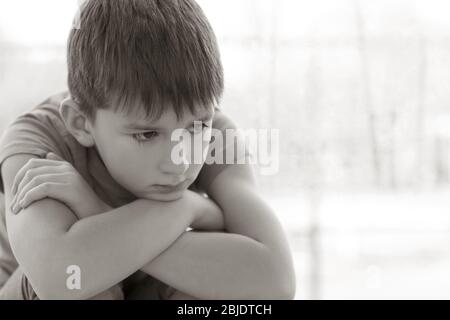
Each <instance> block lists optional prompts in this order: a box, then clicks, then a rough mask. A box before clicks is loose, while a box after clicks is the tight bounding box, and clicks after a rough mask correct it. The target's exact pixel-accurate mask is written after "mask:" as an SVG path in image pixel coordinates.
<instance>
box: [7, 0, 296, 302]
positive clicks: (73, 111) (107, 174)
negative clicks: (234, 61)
mask: <svg viewBox="0 0 450 320" xmlns="http://www.w3.org/2000/svg"><path fill="white" fill-rule="evenodd" d="M68 85H69V91H70V94H66V93H63V94H60V95H57V96H54V97H52V98H50V99H49V100H47V101H45V102H44V103H43V104H41V105H39V106H38V107H36V108H35V109H33V110H32V111H30V112H28V113H26V114H24V115H22V116H20V117H19V118H18V119H17V120H16V121H14V122H13V123H12V124H11V125H10V126H9V127H8V129H7V131H6V133H5V134H4V136H3V139H2V143H1V145H0V148H1V149H0V164H1V174H2V176H1V177H2V182H3V186H2V191H4V195H5V204H6V205H5V210H4V211H5V221H4V222H5V223H6V225H7V229H6V227H5V226H3V227H2V228H3V230H0V231H1V232H2V242H1V244H2V249H3V250H2V252H1V254H2V257H1V259H2V261H0V262H2V268H3V269H2V270H3V273H4V275H6V276H7V277H9V279H8V280H7V281H5V280H3V282H5V284H4V285H3V288H2V289H1V291H0V296H1V297H3V298H6V299H8V298H11V299H12V298H17V299H37V298H40V299H89V298H106V299H108V298H111V299H120V298H128V299H131V298H162V299H168V298H172V299H177V298H197V299H246V298H248V299H266V298H267V299H291V298H293V295H294V291H295V290H294V282H295V281H294V272H293V266H292V259H291V255H290V252H289V248H288V245H287V242H286V239H285V236H284V234H283V231H282V229H281V227H280V224H279V222H278V221H277V219H276V218H275V215H274V214H273V212H272V211H271V210H270V209H269V208H268V206H267V205H266V204H265V203H264V201H263V200H262V199H261V198H260V197H259V196H258V194H257V193H256V191H255V189H256V188H255V183H254V178H253V175H252V172H251V169H250V167H249V166H248V165H234V164H231V165H219V164H210V165H204V163H203V162H202V163H192V162H190V161H189V160H188V159H185V160H186V161H182V162H180V163H178V162H174V161H173V159H172V152H173V148H174V147H175V143H174V142H173V141H172V140H171V133H172V132H174V130H176V129H178V128H186V129H187V130H188V131H189V132H190V134H191V135H192V137H194V136H196V135H198V134H203V133H204V132H207V131H208V130H209V129H208V128H210V127H214V128H217V129H220V130H222V131H224V130H225V128H235V126H234V124H233V123H232V122H231V121H230V120H229V119H228V118H227V117H226V116H225V115H223V114H222V112H221V111H220V110H219V109H218V108H217V104H218V101H219V99H220V97H221V94H222V91H223V70H222V65H221V61H220V55H219V51H218V47H217V44H216V40H215V36H214V33H213V31H212V30H211V27H210V25H209V23H208V21H207V19H206V18H205V16H204V14H203V12H202V10H201V9H200V8H199V7H198V5H197V4H196V3H195V2H194V1H193V0H164V1H158V0H89V1H86V2H85V3H84V6H83V8H82V11H81V14H80V29H74V30H72V32H71V34H70V36H69V40H68ZM194 121H197V122H201V123H202V126H201V127H200V128H198V126H194V125H193V124H194ZM223 143H224V144H223V145H224V146H226V147H224V149H225V153H226V152H227V151H228V150H229V146H228V144H227V143H226V142H223ZM231 147H232V148H234V146H233V145H232V146H231ZM202 148H203V151H205V150H206V151H207V149H208V143H207V142H206V143H205V144H204V145H202ZM235 160H237V159H235ZM188 188H190V189H188ZM194 189H198V190H202V191H204V192H205V193H206V194H207V195H208V197H205V196H202V195H201V194H200V193H197V192H195V191H193V190H194ZM189 228H191V231H187V229H189ZM6 231H7V234H6ZM201 231H203V232H201ZM204 231H208V232H204ZM224 231H225V232H224ZM12 253H14V255H12ZM15 259H17V262H16V260H15ZM73 267H75V268H76V269H73ZM69 270H78V276H79V278H80V282H79V285H78V286H76V288H72V287H70V285H68V277H69V276H70V275H69V274H68V272H70V271H69ZM144 274H145V276H143V275H144ZM5 278H6V277H4V279H5Z"/></svg>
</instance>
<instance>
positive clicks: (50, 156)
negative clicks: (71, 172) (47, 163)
mask: <svg viewBox="0 0 450 320" xmlns="http://www.w3.org/2000/svg"><path fill="white" fill-rule="evenodd" d="M46 158H47V159H49V160H56V161H65V160H64V159H63V158H61V157H60V156H58V155H57V154H56V153H53V152H49V153H47V156H46Z"/></svg>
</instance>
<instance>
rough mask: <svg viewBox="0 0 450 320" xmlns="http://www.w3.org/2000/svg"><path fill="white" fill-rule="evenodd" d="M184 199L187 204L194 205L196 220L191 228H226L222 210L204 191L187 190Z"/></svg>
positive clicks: (205, 229)
mask: <svg viewBox="0 0 450 320" xmlns="http://www.w3.org/2000/svg"><path fill="white" fill-rule="evenodd" d="M183 200H184V201H187V202H188V203H187V205H189V206H191V205H192V204H193V205H194V222H193V223H192V225H191V228H193V229H195V230H204V231H221V230H224V229H225V221H224V216H223V212H222V210H221V209H220V208H219V206H218V205H217V204H216V203H215V202H214V201H213V200H211V199H209V198H207V197H206V196H205V195H203V194H202V193H198V192H195V191H191V190H186V192H185V195H184V196H183Z"/></svg>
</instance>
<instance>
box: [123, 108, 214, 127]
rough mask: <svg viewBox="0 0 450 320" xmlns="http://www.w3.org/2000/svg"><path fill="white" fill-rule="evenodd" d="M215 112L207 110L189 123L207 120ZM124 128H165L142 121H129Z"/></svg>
mask: <svg viewBox="0 0 450 320" xmlns="http://www.w3.org/2000/svg"><path fill="white" fill-rule="evenodd" d="M214 114H215V112H214V111H212V112H208V113H207V114H205V115H204V116H203V117H201V118H197V119H194V120H192V122H191V123H194V121H201V122H204V121H209V120H211V119H212V118H213V117H214ZM191 126H192V124H189V125H188V126H187V127H186V128H185V129H187V128H190V127H191ZM125 129H133V130H160V131H163V130H165V129H166V128H164V127H161V126H157V125H152V124H151V123H149V124H144V123H129V124H127V125H126V126H125Z"/></svg>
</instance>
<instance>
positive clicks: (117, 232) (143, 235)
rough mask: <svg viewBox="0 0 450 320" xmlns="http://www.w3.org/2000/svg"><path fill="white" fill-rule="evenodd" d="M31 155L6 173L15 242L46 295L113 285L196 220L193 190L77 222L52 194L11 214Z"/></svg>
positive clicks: (85, 294)
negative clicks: (76, 285) (74, 275)
mask: <svg viewBox="0 0 450 320" xmlns="http://www.w3.org/2000/svg"><path fill="white" fill-rule="evenodd" d="M32 158H34V157H33V156H30V155H16V156H12V157H10V158H8V159H7V160H6V161H5V162H4V164H3V166H2V175H3V179H4V186H5V204H6V220H7V226H8V236H9V239H10V242H11V247H12V249H13V252H14V254H15V256H16V258H17V260H18V262H19V264H20V266H21V267H22V269H23V271H24V273H25V274H26V275H27V277H28V279H29V280H30V282H31V284H32V285H33V288H34V289H35V291H36V293H37V294H38V296H39V297H41V298H43V299H53V298H57V299H86V298H89V297H92V296H94V295H96V294H98V293H100V292H102V291H104V290H106V289H108V288H110V287H111V286H113V285H115V284H116V283H118V282H120V281H121V280H122V279H124V278H126V277H127V276H128V275H130V274H131V273H133V272H135V271H136V270H138V269H139V268H141V267H142V266H143V265H144V264H145V263H146V262H148V261H149V260H152V259H153V258H155V257H156V256H158V255H159V254H160V253H161V252H162V251H164V250H165V249H166V248H167V247H169V246H170V245H171V244H172V243H173V242H174V241H175V240H176V239H177V238H178V237H179V236H180V235H181V234H182V233H183V232H185V230H186V228H187V227H188V226H190V225H191V223H192V222H193V219H194V216H195V215H194V212H196V210H197V208H196V207H195V203H197V202H198V201H199V199H198V198H196V197H200V196H198V195H195V194H194V193H188V197H184V198H183V199H180V200H178V201H174V202H172V203H161V202H155V201H149V200H142V199H140V200H137V201H135V202H133V203H130V204H129V205H126V206H124V207H121V208H117V209H114V210H111V211H109V212H106V213H103V214H100V215H96V216H92V217H89V218H85V219H82V220H79V221H77V219H76V217H75V216H74V214H73V212H72V211H71V210H70V209H69V208H68V207H67V206H65V205H63V204H62V203H60V202H58V201H55V200H52V199H43V200H39V201H36V202H34V203H32V204H31V205H30V206H28V207H27V208H26V209H24V210H22V212H20V214H18V215H13V214H12V213H11V211H10V209H9V204H10V202H11V198H12V196H11V186H12V183H13V179H14V177H15V176H16V173H17V172H18V171H19V170H20V168H22V167H23V166H24V165H26V164H27V163H28V161H29V160H30V159H32ZM155 239H158V241H155ZM55 257H57V258H56V259H55ZM49 262H51V263H49ZM69 265H78V266H79V267H80V268H81V290H68V289H67V288H66V280H67V277H68V274H66V270H67V267H68V266H69Z"/></svg>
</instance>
